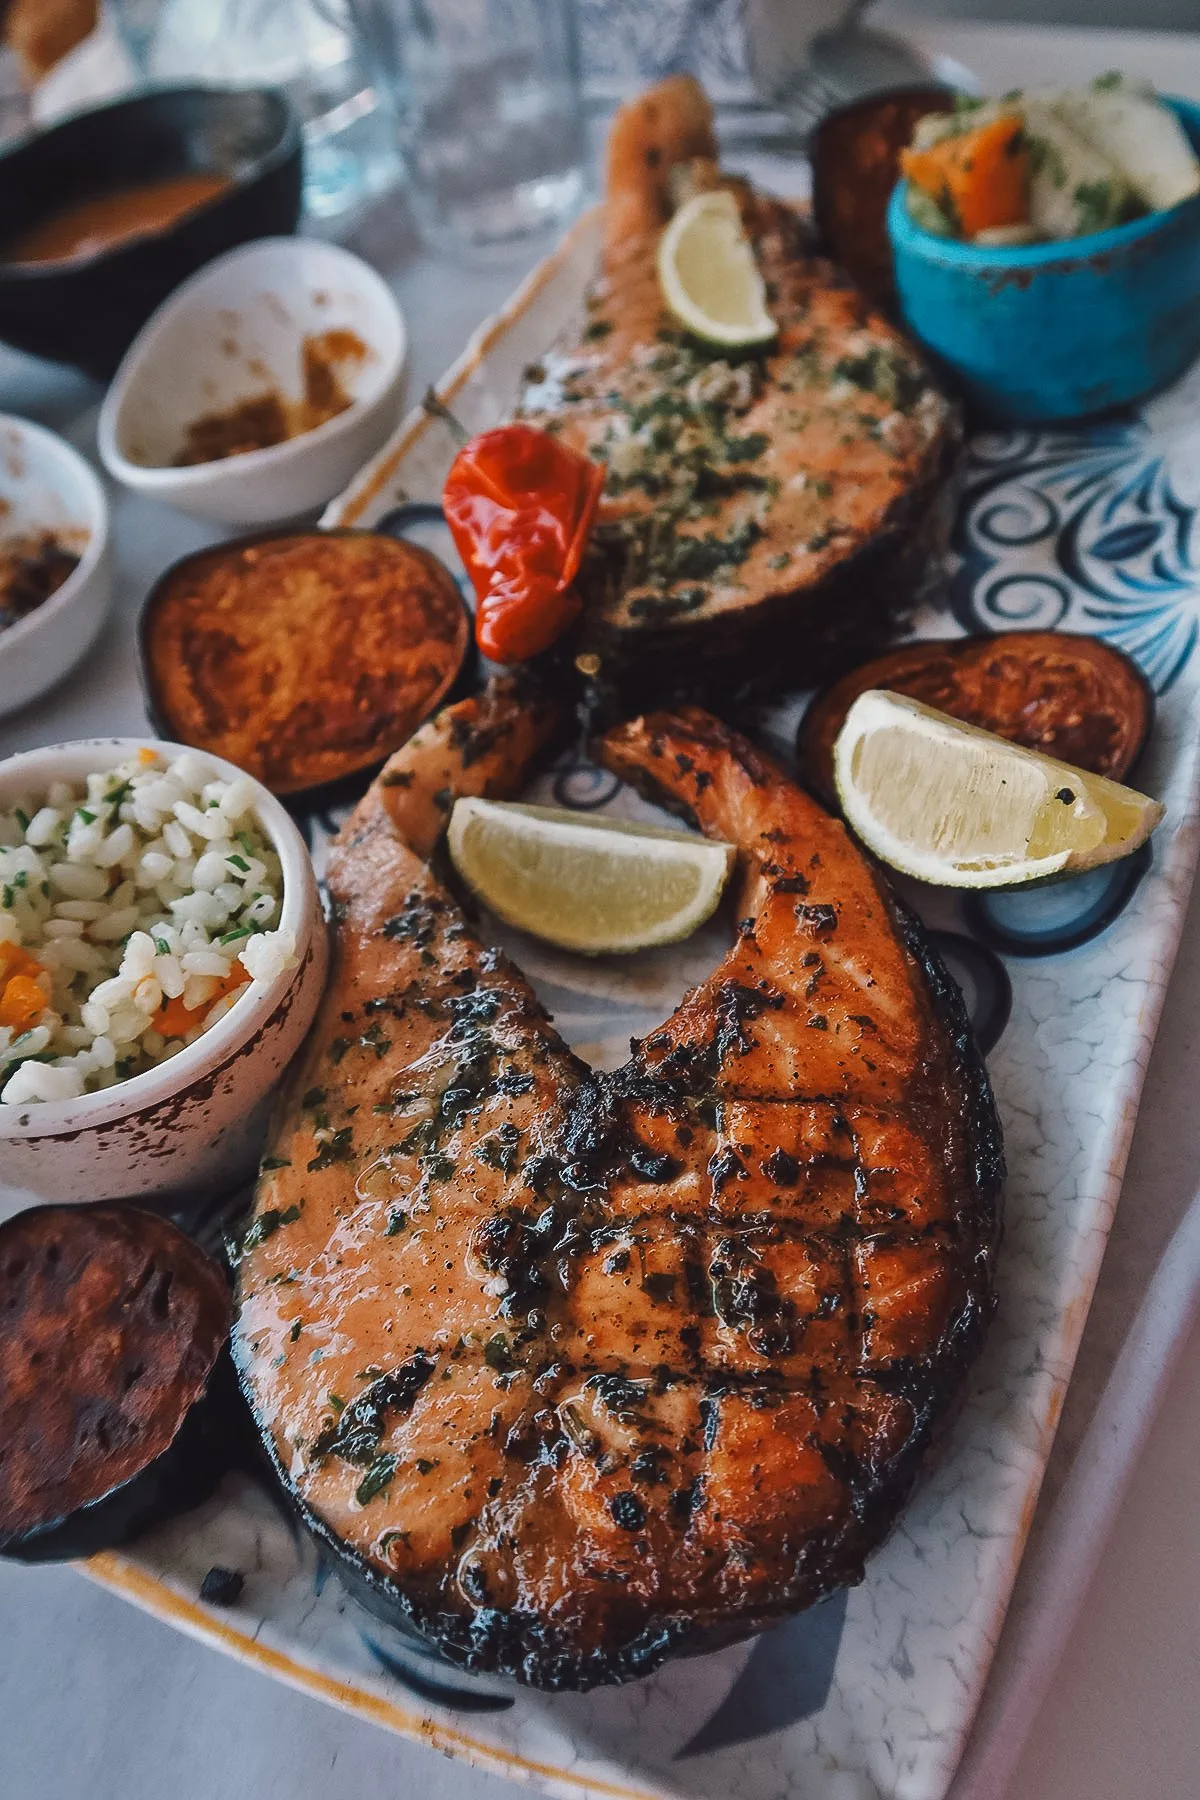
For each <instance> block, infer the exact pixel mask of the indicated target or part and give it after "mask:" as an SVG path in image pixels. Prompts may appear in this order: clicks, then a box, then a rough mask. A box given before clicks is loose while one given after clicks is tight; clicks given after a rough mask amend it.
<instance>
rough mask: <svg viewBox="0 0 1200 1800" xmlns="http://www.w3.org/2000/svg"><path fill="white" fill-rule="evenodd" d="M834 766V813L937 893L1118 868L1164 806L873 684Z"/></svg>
mask: <svg viewBox="0 0 1200 1800" xmlns="http://www.w3.org/2000/svg"><path fill="white" fill-rule="evenodd" d="M833 763H834V780H835V782H836V784H837V791H838V798H839V799H840V800H841V803H842V810H843V811H844V813H845V815H846V818H847V819H848V821H849V822H850V824H851V825H852V826H853V827H854V830H855V831H856V832H857V833H858V835H859V837H860V838H861V839H862V841H863V842H864V844H866V845H867V847H868V849H870V850H873V851H874V852H875V855H876V856H878V857H879V858H880V860H881V861H882V862H885V863H889V864H890V865H891V866H892V868H894V869H899V870H900V871H901V872H902V873H903V874H905V875H913V876H915V877H916V878H917V880H919V881H928V882H932V883H933V884H934V885H935V886H937V887H955V888H1000V887H1020V886H1022V885H1024V883H1026V882H1030V881H1041V880H1044V879H1045V877H1046V876H1048V875H1069V874H1075V873H1078V872H1080V871H1082V870H1084V869H1094V868H1096V867H1098V866H1099V864H1101V863H1108V862H1116V861H1117V859H1118V858H1119V857H1122V856H1128V855H1129V853H1130V851H1131V850H1136V849H1137V847H1138V845H1139V844H1144V843H1145V841H1146V839H1147V838H1148V837H1149V835H1150V833H1151V832H1152V831H1153V830H1154V827H1155V826H1156V825H1157V824H1158V822H1159V820H1160V819H1161V818H1162V816H1163V810H1164V809H1163V807H1162V806H1161V805H1160V803H1159V802H1158V801H1157V800H1150V799H1147V797H1146V795H1145V794H1139V793H1136V792H1135V791H1134V789H1133V788H1127V787H1122V786H1121V785H1120V783H1119V782H1116V781H1106V780H1105V778H1104V777H1103V776H1102V775H1089V774H1087V773H1086V772H1085V771H1084V770H1083V769H1074V768H1072V767H1071V765H1070V763H1064V762H1057V761H1056V760H1055V759H1054V758H1053V757H1051V756H1042V755H1039V753H1038V752H1037V751H1036V750H1026V749H1024V748H1023V747H1022V746H1021V745H1019V744H1010V743H1009V742H1008V741H1007V740H1006V739H1004V738H1000V737H996V736H995V735H994V734H993V733H992V732H990V731H980V730H978V728H977V727H975V726H974V725H963V724H960V723H959V721H958V720H957V719H951V718H948V717H947V716H946V714H945V713H940V712H935V711H934V709H933V707H931V706H922V705H921V703H920V701H918V700H909V699H906V698H905V697H904V696H902V695H900V694H889V693H885V692H883V691H882V690H881V689H878V688H874V689H871V690H870V691H869V692H867V693H865V694H860V695H859V697H858V699H857V700H856V701H855V702H854V705H853V706H852V707H851V708H850V711H849V712H848V713H847V714H846V721H845V724H844V725H843V726H842V729H841V731H840V732H839V733H838V736H837V742H836V743H835V744H834V748H833Z"/></svg>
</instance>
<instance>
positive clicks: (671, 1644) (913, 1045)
mask: <svg viewBox="0 0 1200 1800" xmlns="http://www.w3.org/2000/svg"><path fill="white" fill-rule="evenodd" d="M552 728H553V722H552V720H551V719H550V718H549V717H548V716H547V715H545V714H542V713H539V712H538V711H537V709H532V710H531V709H528V708H526V709H525V710H519V709H517V708H516V707H515V706H514V705H513V704H512V703H509V702H504V701H497V700H495V699H485V700H483V701H482V702H479V701H468V702H464V703H463V704H462V705H461V706H458V707H454V708H450V709H449V710H448V711H447V712H445V713H443V714H442V715H441V716H440V718H439V719H438V720H436V721H434V723H433V724H432V725H430V726H427V727H425V728H424V729H423V730H422V731H421V732H420V733H418V735H417V737H416V738H415V739H414V740H413V741H412V742H411V743H410V744H409V745H408V746H407V747H406V748H405V749H404V750H402V751H401V752H399V754H398V755H397V756H396V757H394V758H393V759H392V762H391V763H390V764H389V765H388V768H387V770H386V771H385V772H384V774H383V775H382V777H381V778H380V780H379V781H378V782H377V783H376V784H375V786H374V787H373V788H372V790H371V791H370V793H369V794H368V795H367V797H366V799H365V800H364V801H363V803H362V804H361V806H360V807H359V809H358V811H357V812H356V813H355V814H354V816H353V817H352V818H351V820H350V821H349V823H348V824H347V826H346V827H345V829H344V831H343V833H342V834H341V837H340V839H339V841H338V842H337V844H336V846H335V850H334V855H333V860H332V863H331V868H330V877H329V879H330V888H331V892H332V895H333V897H334V901H335V907H336V918H337V927H336V938H337V953H336V962H335V968H334V973H333V976H332V979H331V983H330V987H329V990H328V993H327V995H326V997H325V1001H324V1006H323V1010H322V1012H321V1014H320V1016H319V1019H318V1022H317V1024H316V1026H315V1028H314V1031H313V1034H312V1037H311V1039H310V1041H309V1044H308V1047H307V1050H306V1052H305V1053H304V1056H303V1058H302V1060H301V1066H300V1068H299V1071H298V1073H296V1074H295V1076H294V1078H293V1079H292V1081H291V1084H290V1091H289V1093H288V1094H287V1095H286V1096H285V1099H284V1102H283V1104H282V1109H281V1111H280V1113H279V1116H278V1119H277V1123H276V1126H275V1128H274V1131H273V1135H272V1139H271V1142H270V1145H269V1155H268V1157H267V1159H266V1161H265V1162H264V1165H263V1169H264V1173H263V1175H262V1177H261V1180H260V1183H259V1188H258V1193H257V1200H256V1206H255V1211H254V1217H253V1221H252V1223H251V1225H250V1227H249V1231H248V1235H247V1239H246V1246H245V1249H244V1252H243V1256H242V1261H241V1265H240V1271H239V1303H240V1312H239V1318H238V1322H237V1327H236V1332H235V1350H236V1355H237V1359H238V1362H239V1365H240V1369H241V1373H242V1379H243V1383H244V1385H245V1388H246V1391H247V1393H248V1395H249V1397H250V1400H251V1403H252V1405H253V1408H254V1411H255V1413H256V1416H257V1418H258V1421H259V1425H260V1427H261V1429H262V1432H263V1435H264V1439H265V1442H266V1444H267V1446H268V1448H269V1450H270V1453H271V1455H272V1457H273V1459H274V1462H275V1464H276V1467H277V1469H278V1471H279V1473H280V1475H281V1476H282V1479H283V1481H284V1483H285V1485H286V1486H287V1488H288V1489H289V1490H290V1492H291V1494H292V1496H293V1498H294V1500H295V1501H296V1503H297V1504H298V1506H299V1508H300V1510H301V1512H302V1514H303V1516H304V1517H305V1518H306V1520H307V1521H308V1523H309V1524H310V1525H311V1526H312V1527H313V1528H314V1529H315V1530H316V1531H317V1533H318V1534H319V1535H320V1537H321V1539H322V1540H323V1541H324V1542H325V1543H326V1544H327V1545H328V1546H329V1547H330V1548H331V1549H333V1550H334V1551H335V1553H336V1555H337V1557H338V1559H339V1562H340V1566H341V1568H342V1570H343V1572H344V1573H345V1574H346V1575H347V1577H348V1579H349V1580H350V1583H351V1585H352V1586H355V1587H357V1589H358V1591H359V1592H360V1593H362V1594H363V1596H364V1597H365V1598H366V1599H367V1600H368V1602H369V1603H371V1604H374V1605H376V1606H380V1607H383V1608H384V1609H385V1610H389V1611H390V1613H391V1615H392V1616H393V1617H397V1618H402V1619H404V1620H406V1621H408V1622H409V1623H410V1624H412V1625H414V1626H415V1627H416V1628H417V1629H418V1630H419V1631H421V1632H422V1633H423V1634H425V1635H426V1636H427V1637H428V1638H429V1639H431V1640H432V1641H433V1642H434V1643H435V1644H437V1645H438V1646H439V1648H440V1649H441V1650H442V1651H443V1652H444V1653H445V1655H446V1656H447V1657H449V1658H450V1659H451V1660H452V1661H454V1662H455V1663H458V1664H460V1665H462V1666H463V1667H465V1668H469V1669H481V1670H483V1669H487V1670H498V1671H502V1672H506V1673H510V1674H513V1675H516V1676H518V1677H519V1678H520V1679H522V1680H524V1681H528V1682H531V1683H535V1684H538V1685H541V1686H545V1687H551V1688H559V1687H588V1686H591V1685H593V1684H595V1683H597V1682H604V1681H619V1680H624V1679H628V1678H630V1677H632V1676H636V1675H640V1674H644V1673H646V1672H647V1671H649V1670H651V1669H653V1668H654V1667H655V1666H656V1665H657V1664H658V1663H660V1662H661V1661H662V1659H663V1658H664V1657H666V1656H667V1655H669V1654H670V1653H671V1652H673V1651H675V1650H679V1649H684V1648H690V1649H703V1648H707V1647H710V1646H713V1645H716V1644H719V1643H721V1642H724V1641H727V1640H729V1639H732V1638H736V1637H739V1636H743V1635H745V1634H747V1633H749V1632H752V1631H754V1630H756V1629H758V1628H759V1627H761V1626H763V1625H765V1624H767V1623H769V1622H770V1621H771V1620H774V1619H778V1618H779V1617H780V1616H782V1615H784V1614H787V1613H789V1612H793V1611H795V1610H797V1609H799V1608H801V1607H805V1606H807V1605H809V1604H810V1603H811V1602H813V1601H814V1600H816V1599H818V1598H820V1596H821V1595H823V1594H825V1593H827V1592H828V1591H829V1590H830V1589H831V1588H833V1587H836V1586H838V1585H840V1584H843V1583H846V1582H854V1581H858V1580H859V1579H860V1578H861V1576H862V1572H863V1560H864V1558H865V1557H866V1556H867V1554H868V1553H869V1551H870V1550H871V1549H872V1548H873V1547H874V1546H875V1545H876V1544H878V1543H879V1542H880V1540H881V1539H882V1538H883V1537H884V1536H885V1535H886V1533H887V1531H888V1529H889V1527H890V1525H891V1523H892V1521H893V1520H894V1518H895V1516H896V1514H897V1512H898V1510H899V1509H900V1507H901V1505H902V1504H903V1502H904V1500H905V1497H906V1496H907V1494H908V1491H909V1489H910V1487H911V1485H912V1482H913V1480H914V1478H915V1475H916V1473H917V1469H918V1466H919V1463H920V1461H921V1458H922V1455H923V1454H924V1452H925V1450H926V1449H927V1447H928V1445H929V1443H930V1441H931V1439H932V1437H933V1436H934V1433H935V1431H936V1429H937V1427H938V1425H939V1422H940V1421H941V1420H942V1418H943V1417H944V1415H945V1414H946V1413H947V1411H948V1409H949V1408H950V1406H951V1404H952V1402H953V1401H954V1399H955V1397H956V1395H957V1393H958V1391H959V1389H960V1387H961V1384H962V1379H963V1375H964V1372H965V1370H966V1368H967V1367H968V1365H969V1363H970V1361H971V1359H972V1358H973V1356H974V1355H975V1353H976V1351H977V1350H978V1348H979V1344H980V1341H981V1338H982V1335H983V1331H984V1328H985V1325H986V1321H987V1318H988V1315H989V1313H990V1310H991V1305H992V1263H993V1254H994V1250H995V1245H996V1237H997V1192H998V1185H999V1180H1000V1175H1001V1172H1002V1166H1001V1152H1000V1140H999V1128H998V1125H997V1121H996V1115H995V1111H994V1108H993V1105H992V1099H991V1094H990V1090H989V1088H988V1083H987V1077H986V1075H985V1073H984V1070H983V1066H982V1063H981V1061H980V1059H979V1057H978V1055H977V1053H976V1051H975V1049H974V1046H973V1043H972V1040H971V1037H970V1033H969V1029H968V1026H967V1023H966V1019H965V1017H964V1014H963V1010H962V1005H961V1000H960V996H959V994H958V991H957V989H955V988H954V987H953V985H952V984H951V983H950V982H949V980H948V979H947V977H946V975H945V973H944V971H943V970H942V968H941V966H940V964H939V963H938V961H937V959H936V957H935V956H934V955H933V953H932V951H931V950H930V948H929V946H928V944H927V943H926V941H925V939H924V936H923V934H922V932H921V930H920V928H919V927H918V926H917V925H916V923H915V922H914V921H912V920H911V919H910V918H909V917H908V916H907V915H906V914H904V913H902V912H901V911H900V910H899V909H898V907H897V904H896V902H895V901H894V900H893V898H892V897H891V895H890V893H889V891H888V889H887V888H886V886H885V885H884V883H883V882H882V881H881V879H880V877H879V876H878V874H877V873H876V871H875V870H874V868H873V867H872V866H871V865H870V864H869V863H868V862H867V860H866V859H865V858H864V857H863V856H862V855H861V854H860V852H859V851H858V850H857V849H856V848H855V846H854V844H853V843H852V842H851V840H850V839H849V837H848V836H847V834H846V832H845V830H844V829H843V827H842V826H841V825H840V824H838V823H837V822H835V821H834V820H833V819H831V818H830V817H828V815H827V814H825V813H824V812H823V811H822V810H821V809H820V808H819V807H818V806H817V805H816V804H815V803H814V802H813V801H812V800H810V799H809V798H808V797H807V796H806V795H805V794H803V793H802V792H801V791H800V790H799V789H798V788H796V787H795V786H794V784H793V783H792V782H791V781H789V780H788V779H787V778H786V777H785V776H784V775H783V774H782V773H781V771H780V770H779V769H777V768H776V767H775V766H774V765H773V764H772V763H771V762H769V761H768V760H767V759H766V758H765V757H764V756H762V755H761V754H760V753H759V752H758V751H757V750H756V749H754V747H753V746H752V745H751V744H749V743H748V742H746V741H745V740H744V739H743V738H740V737H738V736H736V735H735V734H734V733H732V732H730V731H729V730H727V729H726V728H725V727H724V726H723V725H721V724H719V723H718V722H717V721H716V720H715V719H713V718H711V717H710V716H708V715H707V714H705V713H702V712H699V711H695V710H686V711H682V712H678V713H662V714H657V715H652V716H650V717H647V718H644V719H639V720H636V721H634V722H633V723H632V724H628V725H624V726H621V727H619V728H618V729H616V730H614V731H613V732H611V733H610V734H609V735H608V736H607V738H606V739H605V740H604V742H603V744H602V745H601V755H602V758H603V760H604V761H605V762H606V763H607V764H608V766H609V767H610V768H612V769H614V770H616V772H617V773H618V774H620V775H622V776H624V777H625V778H627V779H628V780H630V781H633V782H636V783H637V784H638V785H639V786H641V787H644V788H645V789H647V791H650V792H652V793H654V794H656V795H657V796H658V797H659V798H660V799H665V800H666V802H667V803H668V804H670V805H673V806H675V807H677V808H679V809H682V810H684V811H686V812H688V813H690V814H692V815H693V816H694V818H695V819H696V820H697V821H698V822H699V824H700V826H701V827H702V829H703V830H704V831H706V832H709V833H711V834H714V835H716V836H719V837H722V838H726V839H730V840H732V841H734V842H735V843H736V844H737V845H738V848H739V852H740V870H739V875H738V880H739V882H740V892H739V895H738V899H737V916H738V919H739V924H738V927H737V937H736V942H735V944H734V947H733V948H732V949H731V950H730V951H729V953H728V955H727V956H726V957H725V959H724V961H723V962H722V963H721V964H720V965H719V967H717V968H716V969H715V970H714V971H713V973H712V975H711V976H710V977H709V978H708V980H707V981H705V982H704V983H703V984H702V985H701V986H700V987H698V988H696V989H695V990H694V991H693V992H691V993H690V994H688V995H687V996H686V997H685V999H684V1000H683V1002H682V1003H681V1005H680V1006H679V1008H678V1009H677V1011H676V1012H675V1013H674V1014H673V1016H672V1017H671V1018H670V1019H669V1020H667V1022H666V1023H665V1024H664V1025H663V1026H662V1028H661V1029H660V1030H658V1031H656V1032H654V1033H653V1034H652V1035H651V1036H650V1037H648V1038H647V1039H646V1040H645V1041H643V1042H641V1043H635V1044H634V1046H633V1053H632V1056H631V1058H630V1060H629V1062H628V1063H627V1064H626V1065H625V1067H624V1068H622V1069H620V1070H618V1071H617V1072H616V1073H614V1074H596V1073H593V1072H592V1071H590V1070H589V1069H587V1068H586V1067H585V1066H584V1065H583V1064H582V1063H581V1062H580V1061H579V1060H578V1059H577V1058H576V1057H575V1056H574V1055H572V1053H571V1052H570V1051H569V1050H568V1049H567V1047H566V1046H565V1045H564V1044H563V1042H562V1041H561V1039H560V1038H559V1037H558V1036H557V1034H556V1033H555V1031H554V1028H553V1026H552V1024H551V1023H550V1021H549V1020H548V1018H547V1017H546V1014H545V1013H544V1012H543V1010H542V1008H541V1007H540V1006H539V1004H538V1002H537V999H536V998H535V996H534V994H533V992H532V990H531V989H530V987H529V986H528V984H527V983H526V981H525V980H524V979H523V978H522V976H521V975H520V974H519V972H518V971H517V970H516V969H515V968H514V967H512V966H511V965H510V964H509V963H508V962H506V961H505V959H504V958H503V957H502V956H501V955H499V954H498V952H497V951H495V950H494V949H489V948H487V947H486V946H485V945H484V944H483V943H481V942H480V941H479V939H478V938H477V937H476V936H475V935H474V933H473V932H472V931H471V929H470V928H469V927H468V924H467V922H466V920H465V919H464V917H463V915H462V914H461V912H460V911H459V909H458V907H457V906H456V905H455V903H454V902H453V900H452V899H451V897H450V896H449V895H448V894H447V893H446V891H445V890H444V889H443V888H442V887H441V886H440V885H439V883H438V882H437V880H436V879H435V878H434V876H433V875H432V874H431V873H430V871H429V868H428V866H427V865H426V863H425V862H423V861H422V860H421V857H420V856H418V855H417V854H416V851H415V850H414V848H413V845H414V844H415V845H416V846H417V847H418V848H419V849H420V850H422V851H423V852H428V850H429V849H430V847H431V843H432V839H433V836H434V833H435V831H436V820H437V817H438V810H437V808H433V809H432V810H431V808H430V804H429V795H430V794H431V793H437V795H438V797H439V801H440V804H441V806H442V807H443V808H444V806H445V804H446V802H447V801H448V799H449V797H450V795H451V794H453V793H455V792H462V791H471V792H476V793H479V792H490V793H493V794H498V793H501V792H503V791H506V790H507V791H509V792H516V791H519V789H520V786H521V783H522V778H523V777H524V775H525V773H526V771H527V768H528V766H529V763H530V761H531V759H532V757H533V755H534V754H535V753H536V752H537V750H538V749H539V747H540V746H541V745H542V744H544V742H545V741H546V738H547V736H548V734H549V732H550V731H551V730H552Z"/></svg>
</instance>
